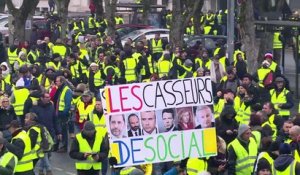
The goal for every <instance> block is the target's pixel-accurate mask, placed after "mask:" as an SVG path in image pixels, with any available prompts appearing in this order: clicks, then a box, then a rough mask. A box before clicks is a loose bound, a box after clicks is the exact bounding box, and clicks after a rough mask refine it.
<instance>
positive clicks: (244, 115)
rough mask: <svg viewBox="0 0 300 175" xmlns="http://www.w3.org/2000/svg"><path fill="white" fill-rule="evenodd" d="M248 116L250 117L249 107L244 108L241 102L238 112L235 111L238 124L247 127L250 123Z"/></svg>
mask: <svg viewBox="0 0 300 175" xmlns="http://www.w3.org/2000/svg"><path fill="white" fill-rule="evenodd" d="M250 115H251V107H250V106H246V105H245V103H244V102H243V103H242V105H241V107H240V108H239V110H238V111H237V116H236V120H237V121H238V122H239V123H240V124H246V125H248V124H249V122H250Z"/></svg>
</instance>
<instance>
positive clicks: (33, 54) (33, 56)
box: [27, 51, 37, 62]
mask: <svg viewBox="0 0 300 175" xmlns="http://www.w3.org/2000/svg"><path fill="white" fill-rule="evenodd" d="M30 55H31V56H32V58H33V61H34V62H35V61H36V59H37V55H36V54H35V53H33V52H32V51H30V52H29V53H28V54H27V58H28V57H29V56H30Z"/></svg>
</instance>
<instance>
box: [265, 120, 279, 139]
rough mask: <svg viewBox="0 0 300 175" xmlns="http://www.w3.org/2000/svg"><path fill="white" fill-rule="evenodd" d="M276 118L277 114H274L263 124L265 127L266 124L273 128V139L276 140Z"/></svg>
mask: <svg viewBox="0 0 300 175" xmlns="http://www.w3.org/2000/svg"><path fill="white" fill-rule="evenodd" d="M274 120H275V114H272V115H271V116H270V117H269V119H268V121H266V122H265V123H263V124H262V125H261V126H262V127H264V126H266V125H269V126H270V127H271V128H272V131H273V135H272V139H273V140H275V139H276V136H277V127H276V125H275V124H274Z"/></svg>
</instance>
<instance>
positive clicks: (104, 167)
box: [101, 158, 108, 175]
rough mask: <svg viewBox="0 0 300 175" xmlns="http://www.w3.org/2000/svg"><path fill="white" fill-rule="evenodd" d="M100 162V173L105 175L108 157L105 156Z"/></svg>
mask: <svg viewBox="0 0 300 175" xmlns="http://www.w3.org/2000/svg"><path fill="white" fill-rule="evenodd" d="M101 163H102V169H101V173H102V175H106V173H107V169H108V158H105V159H104V160H103V161H102V162H101Z"/></svg>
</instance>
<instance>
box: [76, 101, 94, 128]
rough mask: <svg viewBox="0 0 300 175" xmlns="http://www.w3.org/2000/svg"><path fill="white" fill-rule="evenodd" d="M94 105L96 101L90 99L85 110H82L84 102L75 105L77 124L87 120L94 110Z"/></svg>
mask: <svg viewBox="0 0 300 175" xmlns="http://www.w3.org/2000/svg"><path fill="white" fill-rule="evenodd" d="M95 104H96V99H95V98H93V99H92V103H91V104H89V105H88V106H87V107H86V108H84V102H83V101H81V100H80V101H79V102H78V103H77V109H78V113H79V123H83V121H84V120H87V117H88V114H89V113H90V112H92V111H93V110H94V107H95Z"/></svg>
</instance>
